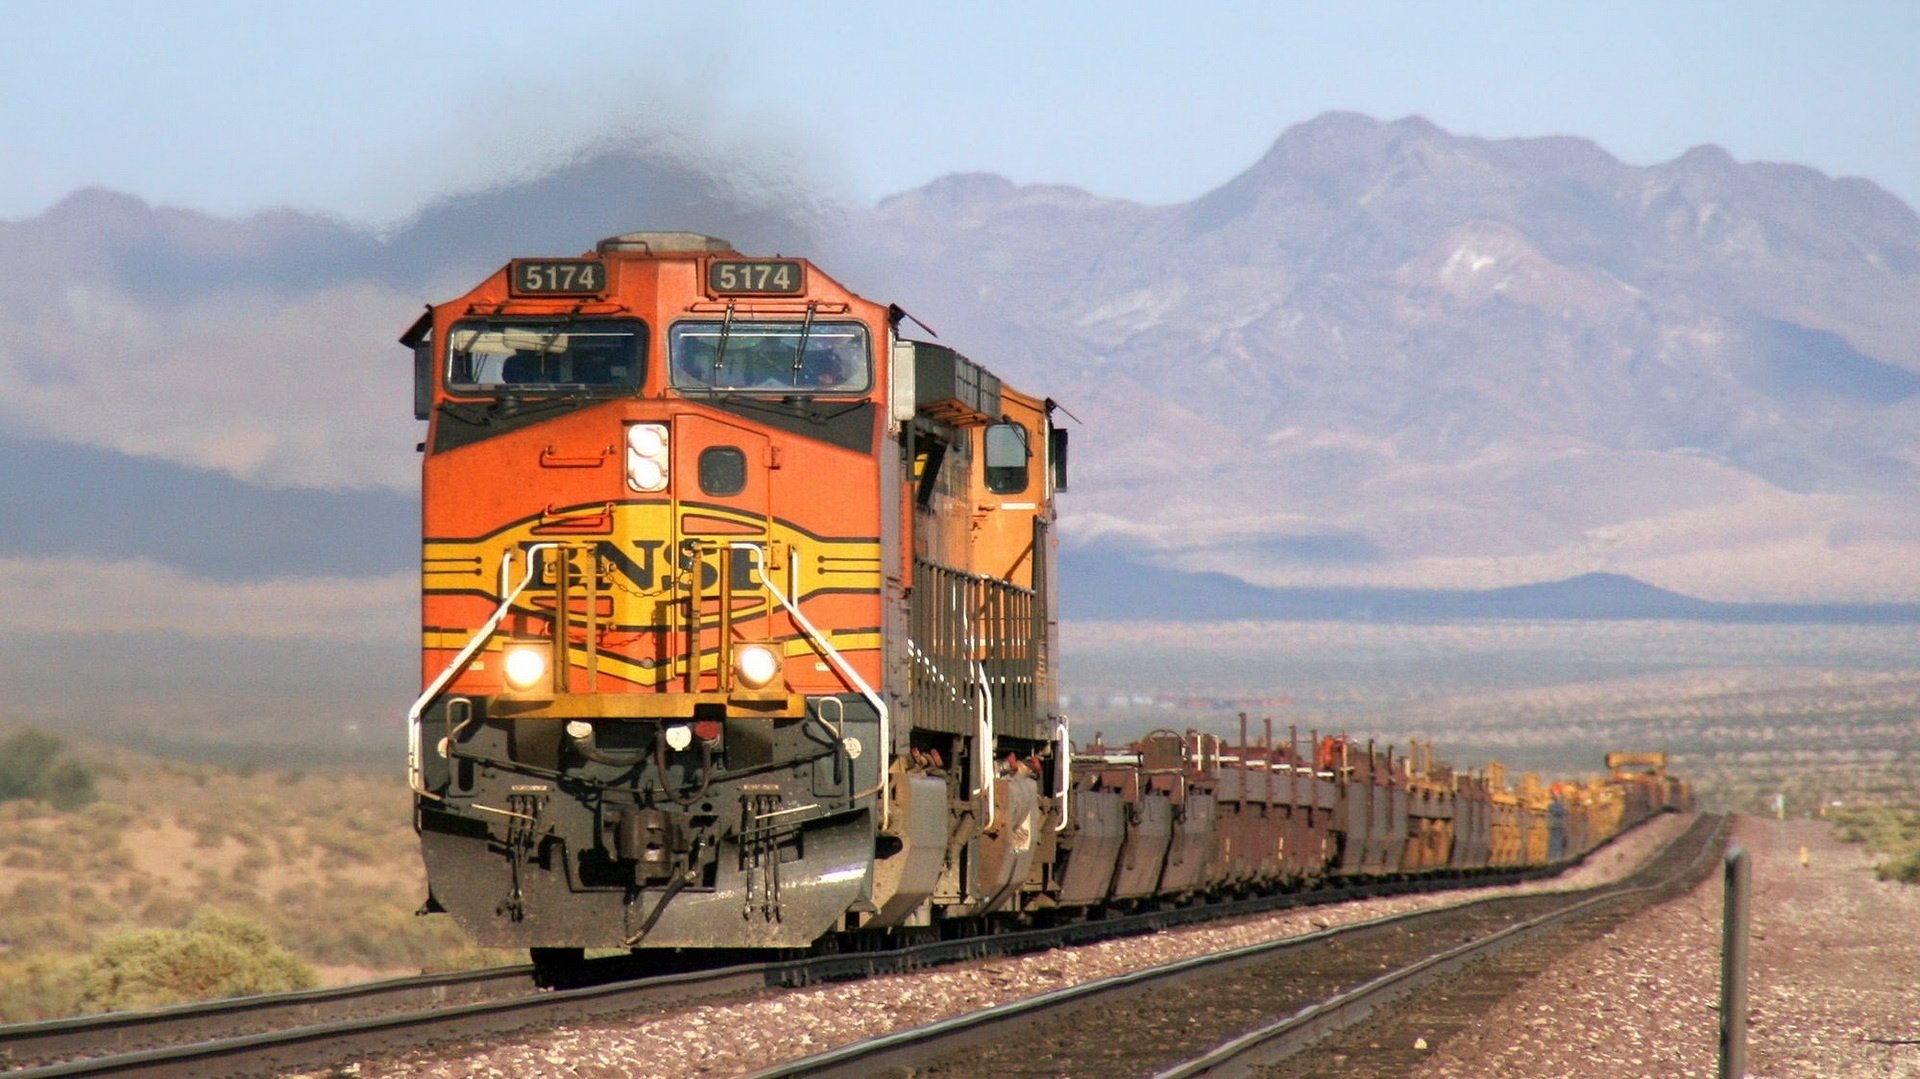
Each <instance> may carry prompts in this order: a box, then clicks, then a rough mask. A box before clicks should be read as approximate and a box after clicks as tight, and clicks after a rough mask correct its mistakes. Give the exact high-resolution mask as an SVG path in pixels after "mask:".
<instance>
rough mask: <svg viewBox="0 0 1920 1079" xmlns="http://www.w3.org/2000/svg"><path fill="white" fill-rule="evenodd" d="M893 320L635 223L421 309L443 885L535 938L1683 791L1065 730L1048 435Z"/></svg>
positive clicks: (432, 744) (972, 920)
mask: <svg viewBox="0 0 1920 1079" xmlns="http://www.w3.org/2000/svg"><path fill="white" fill-rule="evenodd" d="M905 317H906V316H905V315H904V312H902V311H901V310H900V309H899V308H898V307H891V306H886V305H882V304H878V303H875V302H872V301H870V300H867V299H864V298H862V297H860V296H857V295H855V294H854V293H852V292H850V291H849V290H847V289H846V288H845V287H843V286H842V285H840V284H839V283H838V282H836V281H834V280H833V279H832V278H830V277H828V276H827V275H826V274H825V273H823V272H822V271H821V270H820V269H819V268H818V267H816V266H814V265H812V264H811V263H810V262H808V261H806V260H804V259H798V258H764V257H752V256H746V255H742V254H740V253H738V252H736V251H734V250H733V249H732V247H731V246H730V245H729V244H727V243H726V242H725V241H723V240H718V239H714V238H712V237H707V236H700V235H694V234H690V233H671V232H665V233H662V232H650V233H633V234H629V235H623V236H616V237H613V238H612V239H609V240H606V241H604V242H602V243H601V244H599V245H598V247H597V248H596V250H594V251H593V252H591V253H589V254H586V255H584V256H581V257H578V258H528V259H517V260H514V261H512V262H510V263H509V264H508V265H507V266H505V267H504V268H503V269H501V270H500V271H498V272H496V273H495V274H493V275H492V276H491V277H489V278H488V279H487V280H485V281H484V282H482V283H481V284H480V285H479V286H478V287H476V288H474V289H473V290H472V291H470V292H468V293H467V294H466V295H464V296H461V297H459V298H458V299H455V300H453V301H451V302H449V303H445V304H441V305H438V306H436V307H433V308H431V309H430V310H429V311H428V312H427V313H426V314H425V315H423V316H422V317H421V318H420V319H419V321H418V322H416V323H415V324H414V326H413V327H412V328H411V329H410V330H409V331H408V333H407V334H406V336H405V337H404V338H403V339H402V341H403V343H405V344H406V345H408V346H409V347H411V348H412V349H413V350H414V355H415V368H414V371H415V411H416V414H417V415H418V416H419V417H420V418H422V419H425V420H427V421H428V428H427V438H426V442H425V443H424V445H423V449H424V451H425V463H424V472H423V478H422V492H423V511H422V518H423V520H422V523H423V550H422V559H421V581H422V589H421V619H422V669H421V673H422V686H423V689H422V692H421V694H420V696H419V698H418V700H416V701H415V703H414V706H413V708H412V709H411V711H410V713H409V716H408V725H409V758H408V771H409V779H410V783H411V785H412V788H413V791H414V795H415V799H416V814H415V822H416V826H417V827H418V830H419V833H420V837H421V847H422V851H423V854H424V857H425V860H426V865H427V872H428V880H429V888H430V894H429V897H428V909H430V910H444V911H447V912H449V913H451V914H452V915H453V916H454V918H455V919H456V920H457V921H458V922H459V923H460V925H461V926H462V927H463V928H464V929H466V931H467V932H468V933H470V934H471V935H472V936H473V937H474V938H475V939H476V940H477V941H479V942H480V943H482V944H486V945H492V946H499V947H519V948H529V949H532V950H533V951H534V953H535V955H536V958H539V957H542V956H544V957H546V958H548V959H556V958H564V957H565V956H567V955H569V954H573V952H574V950H577V949H580V948H584V947H593V948H609V947H611V948H620V947H628V948H641V947H645V948H719V947H735V948H797V947H804V946H807V945H809V944H812V943H813V942H815V941H816V940H818V939H819V938H821V937H822V936H824V935H827V934H830V933H835V932H867V933H883V932H887V931H895V930H905V929H908V928H910V927H923V928H925V929H927V930H929V931H936V930H947V929H954V928H967V927H970V926H973V925H977V924H978V923H979V922H980V920H982V919H987V918H993V917H1003V918H1028V919H1033V918H1043V917H1055V916H1071V915H1073V914H1075V913H1077V912H1083V911H1086V910H1088V909H1090V908H1095V907H1110V906H1126V905H1130V904H1136V903H1139V902H1146V901H1159V900H1181V899H1187V898H1193V897H1199V896H1205V895H1212V894H1224V893H1231V892H1244V891H1248V890H1254V889H1260V888H1271V887H1280V886H1288V885H1297V884H1299V883H1302V882H1308V881H1312V880H1315V879H1319V878H1321V877H1324V876H1332V875H1340V876H1360V875H1368V874H1388V873H1411V872H1431V871H1441V870H1451V869H1465V868H1474V867H1480V866H1488V865H1522V864H1538V863H1543V862H1546V861H1549V860H1558V859H1560V858H1563V857H1569V856H1572V855H1576V854H1578V853H1581V852H1583V851H1584V850H1586V849H1587V848H1589V847H1591V846H1592V845H1594V844H1596V843H1598V842H1600V841H1602V840H1604V839H1605V838H1607V837H1608V836H1610V835H1611V834H1613V832H1615V831H1617V830H1619V829H1620V828H1621V827H1623V826H1624V825H1626V824H1629V823H1631V819H1629V818H1630V817H1633V816H1642V815H1645V814H1647V813H1650V812H1653V811H1656V810H1657V809H1660V808H1665V807H1666V805H1667V804H1668V803H1672V802H1673V801H1674V800H1675V795H1676V790H1677V789H1676V788H1671V787H1659V786H1658V785H1657V784H1658V783H1664V782H1665V780H1664V771H1662V778H1661V779H1660V780H1658V781H1653V780H1644V779H1638V778H1636V779H1633V780H1632V782H1633V783H1634V784H1635V787H1634V789H1636V790H1639V791H1640V796H1639V797H1638V800H1637V801H1635V802H1634V803H1633V812H1632V813H1629V812H1628V808H1629V807H1628V806H1627V803H1626V800H1625V799H1624V798H1623V797H1622V796H1621V794H1620V788H1619V785H1618V784H1617V783H1615V782H1613V781H1611V780H1607V781H1600V782H1598V783H1596V784H1594V785H1591V786H1589V787H1581V788H1573V787H1567V788H1564V789H1562V788H1555V789H1553V790H1548V789H1546V788H1543V787H1541V786H1540V785H1539V783H1538V782H1537V780H1533V779H1532V777H1528V781H1527V782H1523V783H1522V784H1521V786H1520V788H1519V789H1518V790H1517V791H1516V790H1509V789H1508V788H1507V786H1506V784H1505V783H1504V779H1503V777H1501V776H1499V775H1498V774H1497V772H1493V773H1489V774H1482V775H1476V776H1469V775H1464V774H1463V775H1458V776H1456V775H1454V774H1453V773H1452V772H1451V770H1450V769H1447V768H1446V767H1444V766H1441V765H1438V764H1436V763H1435V762H1434V761H1433V760H1432V757H1431V750H1430V749H1426V750H1425V751H1424V753H1423V752H1422V751H1421V748H1420V747H1416V750H1415V752H1414V753H1413V754H1412V755H1411V756H1410V757H1403V758H1399V759H1396V757H1395V756H1394V752H1393V751H1392V750H1391V749H1388V750H1385V751H1376V750H1375V749H1374V748H1373V747H1371V746H1366V747H1362V746H1358V745H1355V744H1353V743H1351V742H1349V741H1348V740H1347V739H1345V738H1340V737H1328V738H1318V737H1309V738H1307V739H1305V740H1301V739H1298V738H1295V737H1293V736H1292V735H1291V734H1290V735H1289V736H1288V737H1287V738H1286V739H1285V740H1284V741H1280V740H1276V739H1275V738H1274V737H1273V736H1272V733H1271V731H1268V732H1267V733H1266V734H1265V736H1263V737H1261V738H1259V739H1258V740H1255V739H1252V738H1250V737H1249V736H1248V733H1247V731H1246V730H1245V727H1244V724H1243V726H1242V730H1241V732H1240V738H1239V740H1238V742H1237V743H1228V742H1227V741H1225V740H1223V739H1221V738H1218V737H1215V736H1213V735H1208V734H1200V733H1194V732H1185V733H1179V732H1171V731H1164V732H1156V733H1155V734H1152V735H1149V736H1148V737H1147V738H1145V739H1143V740H1141V741H1140V742H1137V743H1134V744H1132V745H1128V746H1124V747H1108V746H1106V745H1104V744H1101V743H1099V742H1098V741H1097V740H1096V741H1095V742H1094V743H1093V744H1092V745H1091V746H1089V747H1087V748H1085V749H1084V750H1082V751H1080V752H1079V753H1078V754H1076V752H1075V750H1074V748H1073V745H1072V742H1071V740H1070V735H1069V731H1068V725H1067V721H1066V719H1065V717H1063V716H1061V715H1060V714H1059V709H1058V707H1057V693H1056V687H1055V679H1054V657H1055V653H1054V641H1055V636H1056V633H1055V619H1054V603H1053V580H1052V573H1051V568H1052V565H1053V546H1054V545H1053V538H1052V526H1053V520H1054V494H1055V492H1056V491H1057V490H1059V489H1061V488H1062V487H1064V486H1065V480H1066V456H1067V455H1066V447H1067V440H1066V435H1065V433H1064V432H1063V431H1060V430H1058V429H1057V428H1055V427H1054V425H1053V422H1052V413H1053V405H1052V402H1050V401H1046V400H1042V399H1038V398H1035V397H1031V396H1028V395H1027V394H1023V393H1020V392H1018V391H1016V390H1014V389H1012V388H1011V387H1008V386H1005V385H1003V384H1002V383H1001V382H1000V381H999V380H998V379H997V378H996V377H995V376H994V375H992V374H991V373H989V372H988V371H986V370H985V369H983V368H982V367H980V366H979V365H977V364H975V363H973V362H971V361H969V360H968V359H967V358H966V357H964V356H961V355H959V354H958V353H956V352H954V351H953V350H951V349H948V348H944V347H941V346H939V345H935V344H929V343H926V342H919V341H911V340H907V339H905V338H904V337H902V336H901V330H902V328H903V327H902V322H903V319H904V318H905ZM1654 790H1657V791H1658V792H1659V793H1658V795H1657V796H1655V795H1652V794H1649V793H1648V792H1649V791H1654ZM1681 793H1683V792H1681ZM1663 800H1664V801H1663Z"/></svg>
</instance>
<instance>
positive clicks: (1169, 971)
mask: <svg viewBox="0 0 1920 1079" xmlns="http://www.w3.org/2000/svg"><path fill="white" fill-rule="evenodd" d="M1696 828H1697V826H1696ZM1725 828H1726V823H1725V820H1724V819H1722V821H1721V823H1720V824H1719V825H1718V829H1719V830H1718V832H1717V835H1720V836H1724V831H1725ZM1695 834H1696V829H1689V830H1688V831H1687V832H1686V833H1683V834H1682V835H1681V836H1678V837H1675V839H1673V840H1672V841H1671V842H1669V843H1668V844H1667V846H1666V847H1664V848H1662V850H1661V851H1660V853H1659V854H1658V855H1656V856H1655V858H1654V859H1652V860H1650V863H1649V864H1652V862H1655V861H1657V860H1658V859H1659V858H1660V857H1663V856H1665V855H1667V854H1668V853H1670V852H1672V851H1674V850H1675V849H1677V848H1678V847H1679V846H1680V844H1682V843H1684V842H1686V841H1687V840H1688V839H1689V838H1691V837H1693V836H1694V835H1695ZM1713 845H1714V843H1713V839H1712V838H1709V840H1708V841H1707V843H1706V846H1705V847H1704V848H1703V853H1702V854H1699V855H1696V857H1695V858H1694V861H1693V863H1692V865H1693V866H1697V865H1698V863H1699V861H1700V859H1701V858H1703V857H1705V854H1704V851H1706V850H1711V848H1712V847H1713ZM1595 849H1599V848H1595ZM1683 875H1684V874H1676V875H1674V876H1673V877H1669V878H1667V879H1664V880H1662V881H1660V882H1658V883H1656V884H1653V885H1648V886H1645V889H1646V890H1653V889H1658V888H1662V887H1667V886H1669V885H1670V884H1671V883H1672V881H1673V880H1674V879H1678V877H1679V876H1683ZM1639 890H1641V889H1640V888H1637V887H1632V886H1629V887H1625V888H1623V887H1622V886H1621V885H1619V884H1612V885H1601V886H1598V887H1597V888H1594V889H1588V890H1587V891H1588V892H1598V893H1601V894H1598V895H1594V896H1593V897H1592V898H1590V899H1587V900H1584V901H1579V902H1578V904H1577V905H1578V906H1580V907H1582V908H1585V907H1589V906H1592V905H1595V904H1599V903H1605V902H1614V901H1617V900H1618V899H1619V898H1621V897H1622V896H1623V895H1625V894H1631V893H1633V892H1637V891H1639ZM1513 898H1514V897H1512V896H1494V897H1490V898H1487V899H1483V900H1474V901H1471V902H1469V903H1466V904H1461V905H1460V906H1456V907H1452V908H1447V909H1448V910H1459V909H1461V908H1462V907H1473V906H1479V905H1492V904H1497V903H1502V902H1508V901H1510V900H1512V899H1513ZM1434 913H1435V911H1433V910H1418V911H1407V912H1403V913H1400V914H1392V915H1387V916H1385V917H1381V918H1373V919H1369V920H1367V921H1364V922H1355V923H1353V924H1351V925H1345V926H1338V927H1335V928H1331V929H1324V930H1320V931H1317V932H1313V933H1307V934H1303V935H1300V936H1294V937H1286V938H1281V939H1278V940H1270V941H1264V942H1261V943H1258V944H1251V945H1246V946H1244V947H1240V948H1234V949H1230V950H1228V951H1224V952H1215V953H1212V954H1210V955H1202V956H1195V957H1193V958H1190V959H1184V960H1180V961H1177V962H1173V963H1167V964H1163V965H1161V966H1156V967H1149V968H1146V969H1143V970H1137V971H1130V972H1128V973H1125V974H1118V975H1114V976H1112V977H1108V978H1102V979H1099V980H1097V981H1092V982H1085V983H1082V984H1080V985H1075V986H1068V987H1066V988H1063V989H1056V990H1053V991H1050V992H1047V993H1042V994H1040V995H1038V996H1034V997H1028V998H1025V999H1022V1000H1017V1001H1013V1002H1010V1003H1008V1004H1004V1005H1000V1006H997V1007H993V1008H986V1009H982V1010H980V1011H976V1012H970V1013H967V1014H965V1015H959V1016H954V1017H952V1018H950V1019H945V1020H941V1021H939V1022H935V1023H930V1024H927V1025H925V1026H921V1027H915V1028H912V1029H909V1030H903V1031H895V1032H893V1033H891V1034H886V1035H882V1036H880V1037H878V1038H874V1039H870V1040H867V1041H862V1042H856V1043H853V1044H850V1045H846V1046H842V1047H840V1048H838V1049H831V1050H827V1051H825V1052H821V1053H816V1054H814V1055H811V1056H807V1057H803V1058H800V1059H797V1060H791V1061H785V1062H783V1063H780V1064H776V1065H773V1066H772V1067H769V1068H766V1069H763V1070H761V1071H757V1072H754V1073H752V1074H751V1075H750V1076H748V1077H747V1079H794V1077H802V1076H804V1077H824V1076H865V1075H871V1074H875V1073H877V1072H880V1071H882V1070H884V1069H887V1068H891V1067H903V1066H904V1067H909V1068H911V1067H912V1066H914V1065H918V1064H921V1063H924V1062H925V1061H926V1060H928V1059H929V1058H930V1057H933V1056H936V1055H939V1054H942V1053H945V1052H948V1051H952V1050H954V1049H957V1048H959V1047H962V1046H964V1045H966V1044H970V1043H975V1042H979V1041H982V1040H986V1039H989V1038H991V1037H993V1033H992V1032H993V1031H994V1030H995V1028H1000V1027H1002V1026H1005V1025H1008V1024H1013V1023H1017V1022H1019V1021H1021V1020H1023V1019H1030V1018H1031V1017H1033V1016H1035V1015H1041V1014H1044V1013H1047V1012H1051V1011H1055V1010H1058V1009H1063V1008H1065V1007H1067V1006H1070V1005H1075V1004H1082V1003H1085V1002H1087V1001H1089V1000H1093V999H1095V998H1099V997H1103V996H1108V995H1110V994H1118V993H1123V992H1127V991H1131V990H1136V989H1138V988H1140V987H1142V986H1145V985H1149V984H1151V983H1155V982H1166V981H1176V980H1179V979H1181V978H1184V977H1188V976H1191V975H1194V974H1197V973H1200V972H1203V971H1204V972H1206V973H1208V974H1219V973H1225V972H1230V971H1232V970H1233V969H1235V968H1238V967H1244V966H1248V965H1251V964H1255V963H1260V962H1263V961H1265V960H1268V959H1270V958H1272V957H1274V956H1276V955H1278V954H1280V953H1283V952H1287V951H1295V950H1300V949H1305V948H1310V947H1313V946H1315V945H1319V944H1324V943H1326V942H1328V941H1331V940H1333V939H1335V938H1338V937H1343V936H1351V935H1357V934H1361V933H1366V932H1371V931H1374V930H1378V929H1381V928H1384V927H1390V926H1393V925H1397V924H1400V923H1405V922H1412V921H1416V920H1419V919H1422V918H1428V917H1430V916H1432V915H1433V914H1434ZM1560 913H1561V914H1564V913H1566V912H1565V911H1562V912H1560ZM1509 932H1511V931H1510V930H1509V931H1503V932H1502V933H1500V934H1495V936H1500V937H1505V936H1507V934H1508V933H1509ZM1487 939H1491V938H1483V939H1482V940H1481V941H1478V942H1475V943H1474V944H1473V945H1469V947H1478V946H1480V945H1483V944H1484V943H1485V942H1486V940H1487ZM1459 950H1461V949H1455V951H1459ZM1479 957H1481V956H1476V957H1475V958H1479ZM1463 962H1464V960H1463ZM1389 977H1391V976H1389ZM1378 980H1381V981H1384V980H1386V979H1378ZM1320 1007H1326V1006H1325V1005H1322V1006H1320ZM1307 1010H1308V1011H1314V1010H1315V1009H1312V1008H1310V1009H1307ZM1362 1017H1364V1016H1357V1017H1356V1019H1357V1018H1362ZM1330 1032H1331V1029H1329V1030H1327V1031H1324V1032H1323V1034H1324V1033H1330ZM1322 1036H1323V1035H1322ZM1191 1074H1203V1073H1201V1072H1194V1073H1191Z"/></svg>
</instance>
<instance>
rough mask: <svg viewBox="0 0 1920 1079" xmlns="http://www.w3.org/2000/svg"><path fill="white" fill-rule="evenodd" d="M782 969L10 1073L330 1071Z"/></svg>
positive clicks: (425, 1013)
mask: <svg viewBox="0 0 1920 1079" xmlns="http://www.w3.org/2000/svg"><path fill="white" fill-rule="evenodd" d="M780 965H781V964H778V963H774V964H766V963H757V964H747V965H743V966H738V967H728V968H725V969H722V970H716V971H699V972H695V973H689V974H668V975H660V976H657V977H652V978H643V979H639V980H637V981H629V982H616V983H613V984H611V985H596V986H587V987H584V988H579V989H559V990H554V991H551V992H544V993H536V994H532V995H526V996H518V997H509V998H506V999H502V1000H489V1001H479V1002H476V1003H471V1004H461V1005H455V1006H452V1007H440V1008H430V1009H426V1010H414V1011H407V1012H400V1013H395V1014H389V1015H378V1016H370V1017H361V1018H357V1019H344V1020H339V1021H336V1022H328V1023H315V1024H310V1025H306V1026H299V1027H293V1028H290V1029H286V1030H267V1031H261V1032H258V1033H253V1034H245V1035H240V1036H237V1037H230V1038H220V1039H217V1040H214V1041H207V1042H195V1043H189V1044H184V1045H173V1046H166V1047H163V1048H158V1049H147V1050H141V1051H138V1052H133V1053H119V1054H115V1055H112V1056H105V1057H94V1058H90V1059H86V1060H75V1061H70V1062H67V1063H62V1064H53V1065H48V1066H45V1067H39V1068H30V1069H27V1070H24V1071H16V1072H9V1073H7V1077H8V1079H54V1077H56V1076H60V1077H66V1076H99V1075H143V1076H193V1077H200V1076H209V1075H260V1074H267V1073H273V1072H281V1071H287V1070H295V1069H304V1068H315V1067H325V1066H328V1065H330V1064H333V1063H334V1062H336V1061H339V1060H342V1059H346V1058H350V1057H356V1056H367V1055H372V1054H377V1053H385V1052H397V1051H400V1050H404V1049H418V1048H420V1047H422V1046H425V1045H433V1044H445V1043H448V1042H455V1041H460V1040H463V1039H469V1038H474V1037H488V1036H494V1035H498V1034H500V1033H501V1032H502V1030H503V1029H522V1028H526V1027H531V1026H536V1025H539V1024H543V1023H558V1022H563V1021H566V1022H573V1021H578V1020H581V1019H587V1018H592V1017H594V1016H597V1015H605V1014H609V1013H617V1012H624V1011H631V1010H633V1009H636V1008H641V1007H647V1006H659V1005H663V1004H670V1003H680V1002H684V1001H686V1000H694V999H700V998H703V997H710V996H715V995H719V994H724V993H733V992H745V991H751V990H760V989H765V988H766V987H767V985H768V984H769V982H768V971H769V968H771V967H778V966H780Z"/></svg>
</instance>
